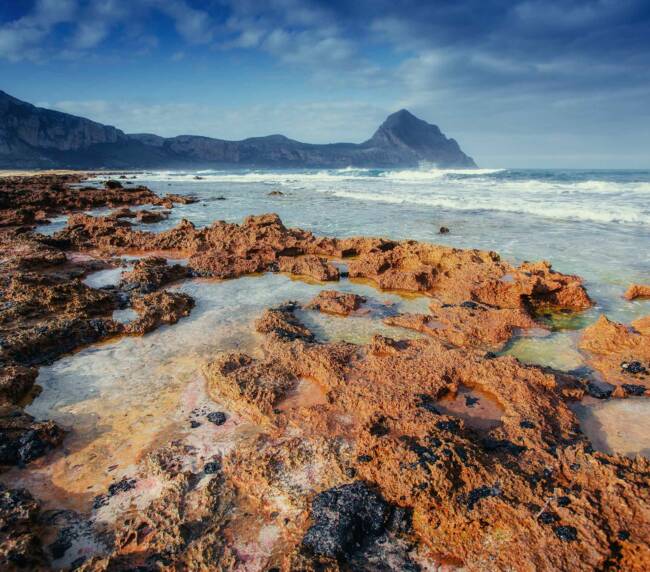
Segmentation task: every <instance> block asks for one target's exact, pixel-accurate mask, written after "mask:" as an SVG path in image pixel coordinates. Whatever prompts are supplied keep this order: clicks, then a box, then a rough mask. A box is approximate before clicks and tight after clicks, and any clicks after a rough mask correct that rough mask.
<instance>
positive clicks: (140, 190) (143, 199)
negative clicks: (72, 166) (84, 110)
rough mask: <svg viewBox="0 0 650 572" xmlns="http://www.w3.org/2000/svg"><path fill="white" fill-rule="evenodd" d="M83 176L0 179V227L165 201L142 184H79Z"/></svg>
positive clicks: (110, 181) (157, 203) (110, 182)
mask: <svg viewBox="0 0 650 572" xmlns="http://www.w3.org/2000/svg"><path fill="white" fill-rule="evenodd" d="M85 178H86V175H83V174H78V175H77V174H70V175H42V176H31V177H29V176H26V177H4V178H0V226H16V225H33V224H35V223H37V222H42V221H43V220H44V219H47V217H49V216H52V215H55V214H61V213H68V212H71V211H79V210H86V209H92V208H97V207H104V206H108V207H116V206H121V205H145V204H154V205H162V204H165V201H164V200H163V199H161V198H160V197H158V195H156V194H155V193H154V192H153V191H151V190H149V189H148V188H146V187H123V186H122V183H120V182H119V181H113V180H109V181H107V182H106V183H105V185H104V187H103V188H102V187H91V186H81V183H82V182H83V180H84V179H85ZM72 185H74V186H72ZM168 200H171V201H172V202H174V199H173V198H170V199H168Z"/></svg>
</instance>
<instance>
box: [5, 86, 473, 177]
mask: <svg viewBox="0 0 650 572" xmlns="http://www.w3.org/2000/svg"><path fill="white" fill-rule="evenodd" d="M422 161H426V162H429V163H433V164H436V165H438V166H439V167H465V168H472V167H476V165H475V163H474V161H473V160H472V159H471V158H470V157H468V156H467V155H465V153H463V152H462V151H461V149H460V147H459V146H458V143H456V141H454V140H453V139H447V138H446V137H445V136H444V135H443V134H442V132H441V131H440V129H439V128H438V127H437V126H435V125H430V124H429V123H426V122H425V121H422V120H421V119H418V118H417V117H415V116H414V115H412V114H411V113H409V112H408V111H406V110H401V111H398V112H397V113H393V114H392V115H390V116H389V117H388V118H387V119H386V121H384V123H383V124H382V125H381V126H380V127H379V129H378V130H377V131H376V132H375V134H374V135H373V136H372V138H370V139H369V140H368V141H366V142H364V143H361V144H354V143H335V144H326V145H314V144H309V143H301V142H300V141H295V140H293V139H289V138H287V137H285V136H283V135H270V136H267V137H253V138H249V139H244V140H242V141H226V140H223V139H214V138H211V137H200V136H195V135H180V136H177V137H170V138H164V137H159V136H157V135H153V134H133V135H126V134H125V133H124V132H122V131H120V130H119V129H116V128H115V127H111V126H107V125H102V124H100V123H96V122H94V121H90V120H88V119H84V118H81V117H76V116H74V115H69V114H67V113H60V112H58V111H52V110H48V109H43V108H39V107H35V106H33V105H31V104H29V103H25V102H23V101H20V100H18V99H16V98H14V97H11V96H10V95H8V94H6V93H4V92H2V91H0V168H55V167H57V168H82V169H91V168H92V169H97V168H102V167H105V168H118V169H126V168H157V167H176V168H179V167H186V168H191V167H216V166H219V167H225V166H231V167H232V166H242V167H347V166H358V167H405V166H416V165H418V164H419V163H420V162H422Z"/></svg>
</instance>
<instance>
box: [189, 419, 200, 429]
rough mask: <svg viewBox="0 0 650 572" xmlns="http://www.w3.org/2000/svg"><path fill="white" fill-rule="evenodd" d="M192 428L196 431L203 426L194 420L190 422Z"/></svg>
mask: <svg viewBox="0 0 650 572" xmlns="http://www.w3.org/2000/svg"><path fill="white" fill-rule="evenodd" d="M190 427H191V428H192V429H196V428H197V427H201V424H200V423H199V422H198V421H196V420H194V419H192V421H190Z"/></svg>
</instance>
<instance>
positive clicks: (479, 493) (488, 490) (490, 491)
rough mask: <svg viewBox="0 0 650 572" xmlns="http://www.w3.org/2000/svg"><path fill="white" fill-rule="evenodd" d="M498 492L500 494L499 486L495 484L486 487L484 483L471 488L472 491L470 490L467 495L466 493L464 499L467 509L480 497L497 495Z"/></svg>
mask: <svg viewBox="0 0 650 572" xmlns="http://www.w3.org/2000/svg"><path fill="white" fill-rule="evenodd" d="M500 494H501V488H500V487H499V485H495V486H493V487H488V486H486V485H484V486H482V487H478V488H476V489H473V490H472V491H470V493H469V495H467V499H466V504H467V510H472V509H473V508H474V506H475V505H476V503H477V502H479V501H480V500H481V499H484V498H488V497H498V496H499V495H500Z"/></svg>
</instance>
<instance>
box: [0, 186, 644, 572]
mask: <svg viewBox="0 0 650 572" xmlns="http://www.w3.org/2000/svg"><path fill="white" fill-rule="evenodd" d="M80 182H81V181H80V180H74V181H70V180H61V181H59V183H56V182H54V184H61V185H63V187H64V188H65V191H64V192H63V193H62V194H61V196H62V197H67V196H68V195H70V196H71V197H72V196H74V195H75V193H78V194H79V197H81V196H82V195H83V194H84V193H90V191H84V187H81V186H79V187H75V186H69V185H70V184H71V183H75V185H76V184H78V183H80ZM16 184H17V183H16ZM20 184H21V185H25V184H29V181H25V180H22V181H21V182H20ZM48 184H49V185H52V184H53V182H52V181H50V182H49V183H45V182H44V181H42V180H40V181H34V185H42V186H47V185H48ZM7 185H9V186H11V185H10V184H9V183H7ZM112 191H116V192H117V191H119V188H117V187H114V188H113V189H110V188H109V189H108V190H107V191H106V192H107V193H108V195H109V196H110V192H112ZM93 192H94V191H93ZM150 193H151V191H148V190H143V189H141V190H139V191H137V193H136V194H134V195H133V196H134V197H139V198H136V200H135V202H134V203H129V202H128V201H127V200H126V198H125V200H124V202H123V203H122V202H119V201H118V199H115V200H116V201H118V202H115V203H114V205H110V206H128V205H129V204H143V203H140V202H138V201H139V200H140V199H142V200H143V201H144V199H145V197H148V200H149V201H150V202H151V204H161V201H166V200H172V201H173V202H176V203H182V202H183V201H182V200H181V199H179V198H177V199H174V198H169V199H165V198H158V197H157V196H156V195H154V196H153V197H151V196H149V195H150ZM127 194H128V193H127ZM151 194H153V193H151ZM18 195H19V194H15V196H18ZM53 195H54V196H55V197H56V196H57V193H56V192H53ZM8 196H14V195H11V193H9V195H8ZM7 200H8V201H9V202H7V203H5V204H7V205H8V206H7V210H11V208H12V206H11V205H12V204H13V203H11V202H10V201H11V200H18V199H7ZM62 200H63V201H64V202H65V201H69V202H66V203H65V204H61V205H53V206H50V207H48V208H49V209H50V210H47V211H46V212H47V213H51V212H66V213H70V216H69V218H68V223H67V226H66V227H65V228H64V229H63V230H61V231H60V232H58V233H55V234H54V235H53V236H51V237H46V236H43V235H40V234H38V233H36V232H33V231H32V230H30V229H29V228H25V226H24V225H25V224H26V223H25V222H20V223H18V224H17V225H13V226H7V227H5V228H4V229H3V230H2V231H1V232H0V240H1V241H2V243H1V244H2V246H3V257H2V261H1V263H2V270H3V272H2V278H1V279H0V290H1V291H2V296H3V305H2V309H1V310H0V336H1V337H2V348H1V354H0V360H1V364H0V365H2V371H1V373H0V407H1V410H0V463H1V464H2V465H4V466H5V467H9V466H26V465H27V466H29V463H33V462H34V460H35V459H38V458H39V457H41V458H42V456H43V455H46V454H47V453H48V452H50V451H52V450H56V449H57V447H60V445H61V442H62V441H63V440H64V438H65V435H64V432H63V431H62V430H61V428H59V427H58V426H57V425H56V424H54V423H52V422H49V421H36V420H34V419H33V418H31V417H30V416H29V415H27V414H26V413H25V412H24V411H22V409H21V406H22V405H23V404H24V403H25V402H26V400H28V399H29V397H30V393H32V392H33V391H34V384H35V382H36V379H37V374H38V367H39V366H41V365H43V364H45V363H48V362H51V361H53V360H56V359H58V358H59V357H60V356H62V355H63V354H64V353H67V352H71V351H74V350H76V349H78V348H79V347H82V346H84V345H87V344H91V343H95V342H97V341H100V340H105V339H108V338H110V337H115V336H127V335H142V334H146V333H147V332H150V331H152V330H153V329H155V328H156V327H158V326H159V325H161V324H174V323H176V322H177V321H178V320H179V319H181V318H182V317H184V316H187V315H188V314H189V313H190V312H191V311H192V309H193V305H194V301H193V300H192V298H190V297H189V296H188V295H186V294H183V293H181V292H178V291H176V290H175V289H173V284H174V283H175V282H177V281H179V280H185V279H189V278H195V277H202V278H210V279H217V280H223V279H232V278H237V277H241V276H245V275H248V274H254V273H261V272H284V273H289V274H291V275H292V276H294V277H295V278H297V279H302V280H305V279H307V280H309V281H310V282H314V281H316V282H317V283H318V284H323V285H327V287H328V288H330V287H331V283H332V282H340V281H343V280H344V278H345V277H347V276H349V277H350V280H351V283H354V281H357V282H362V283H363V284H365V285H368V284H370V285H372V286H373V287H374V288H375V289H377V291H378V290H379V289H389V290H394V291H399V292H401V293H402V294H405V295H409V296H414V295H417V296H420V297H426V298H425V299H426V300H427V305H428V313H425V312H423V311H422V310H418V312H420V313H414V312H412V313H399V312H396V311H394V309H392V308H389V307H386V306H382V307H379V306H381V305H380V304H379V303H378V302H376V301H374V300H372V299H371V296H361V295H358V294H355V293H351V292H347V291H345V287H344V286H342V287H341V289H339V290H331V289H327V290H321V291H320V293H318V295H317V296H315V297H314V298H313V299H312V300H311V301H310V302H308V303H306V304H300V303H297V302H293V301H290V300H287V301H286V302H285V303H284V304H282V305H280V306H277V307H272V308H267V310H266V311H264V312H263V313H262V314H261V315H259V316H258V317H257V320H256V321H255V323H254V324H251V326H250V327H251V328H253V329H254V330H255V337H254V339H255V340H256V342H255V347H254V348H253V349H251V351H248V350H247V351H243V350H241V349H238V351H224V352H222V353H220V354H217V355H214V356H212V359H211V360H210V361H209V363H206V364H204V365H203V367H202V372H203V376H204V378H205V384H206V387H207V392H208V394H209V396H210V397H211V398H212V402H213V404H214V407H213V408H211V409H210V410H209V411H208V410H206V411H203V410H198V409H197V410H195V411H194V413H193V415H194V417H192V423H193V426H195V427H197V428H198V427H201V428H202V430H204V431H205V432H206V433H205V434H206V435H208V438H207V440H208V442H207V443H202V444H197V441H196V440H195V441H183V440H181V439H176V438H174V437H173V436H172V437H170V438H169V439H168V441H167V442H164V443H162V444H161V443H157V444H156V446H155V447H152V448H150V449H148V450H147V451H146V453H143V455H142V458H141V459H140V461H139V463H138V464H137V466H136V467H135V468H134V470H133V472H132V473H131V474H130V475H129V476H124V477H122V478H120V479H116V480H115V481H114V482H113V483H112V484H111V485H110V486H109V487H108V488H107V490H106V491H105V492H104V493H103V494H101V495H98V496H97V497H95V499H94V502H93V506H92V509H91V511H90V513H89V514H85V513H81V512H75V511H51V510H44V509H43V508H42V507H41V506H40V505H39V501H38V500H37V499H35V498H34V497H33V496H32V495H31V494H30V493H29V492H28V491H26V490H20V489H7V488H0V566H2V567H3V569H16V570H19V569H50V568H63V569H75V570H84V571H93V572H95V571H117V570H134V569H137V570H210V569H219V570H242V569H245V570H267V571H271V570H278V571H279V570H282V571H286V572H288V571H304V572H307V571H317V570H318V571H323V570H327V571H332V572H334V571H338V570H340V571H345V570H368V571H370V570H373V571H374V570H386V571H388V570H395V571H397V570H400V571H402V570H407V571H420V570H422V571H424V570H455V569H463V570H476V571H479V570H522V571H523V570H548V571H551V570H566V571H569V570H570V571H574V570H585V571H587V570H639V571H640V570H646V569H647V568H648V566H649V565H650V550H649V549H648V546H650V526H648V524H649V523H650V493H649V492H648V491H649V490H650V487H649V485H650V462H649V461H648V460H647V459H645V458H643V457H640V456H639V457H637V458H634V459H631V458H627V457H624V456H620V455H607V454H604V453H601V452H597V451H594V449H593V447H592V446H591V444H590V443H589V441H588V439H587V438H586V437H585V435H584V434H583V433H582V432H581V430H580V424H579V422H578V419H577V418H576V416H575V414H574V412H573V410H572V408H571V407H570V405H571V403H572V402H573V401H576V400H580V399H582V398H583V397H584V396H585V395H586V394H588V393H590V388H589V384H590V383H593V379H592V378H591V377H589V376H584V375H573V374H570V373H566V372H563V373H560V372H556V371H553V370H551V369H549V368H541V367H537V366H533V365H525V364H523V363H520V362H519V361H518V360H517V359H515V358H514V357H511V356H507V355H503V354H502V353H501V352H500V350H502V349H503V347H504V346H505V345H506V344H507V343H508V342H509V341H510V340H511V339H512V338H513V336H515V335H516V334H517V333H518V332H520V331H526V330H531V329H533V328H535V329H540V328H542V329H543V328H545V327H547V326H546V322H544V321H543V320H542V319H540V317H541V316H542V315H544V314H547V313H552V312H566V313H574V312H579V311H582V310H585V309H587V308H589V307H590V306H591V305H592V302H591V300H590V298H589V296H588V295H587V293H586V291H585V288H584V286H583V284H582V281H581V279H580V278H579V277H577V276H570V275H565V274H562V273H559V272H556V271H554V270H553V269H552V268H551V265H550V264H549V263H547V262H539V263H529V262H527V263H523V264H521V265H519V266H515V265H512V264H510V263H509V262H507V261H504V260H502V259H501V258H500V257H499V255H498V254H496V253H494V252H485V251H480V250H461V249H456V248H450V247H445V246H438V245H432V244H425V243H420V242H415V241H392V240H387V239H382V238H368V237H356V238H344V239H338V238H331V237H319V236H316V235H314V234H312V233H311V232H308V231H305V230H301V229H296V228H287V227H286V226H285V225H284V224H283V223H282V221H281V220H280V218H279V217H278V216H277V215H274V214H266V215H258V216H251V217H248V218H247V219H245V220H244V221H243V222H242V223H241V224H233V223H226V222H215V223H213V224H212V225H210V226H208V227H205V228H196V227H195V226H194V225H193V224H191V223H190V222H188V221H183V222H182V223H181V224H180V225H178V226H176V227H175V228H172V229H171V230H167V231H163V232H159V233H154V232H148V231H146V230H142V229H141V228H140V227H137V226H134V225H132V224H131V223H130V222H129V221H128V220H125V219H126V218H129V217H130V215H129V214H128V213H126V211H120V213H111V214H110V215H108V216H104V217H93V216H88V215H86V214H82V213H79V212H75V211H77V209H78V205H79V201H81V200H82V199H81V198H78V200H76V201H77V202H75V200H73V199H71V198H70V199H68V198H65V199H62ZM84 200H85V199H84ZM36 206H37V205H34V208H36ZM56 209H58V210H56ZM131 218H132V217H131ZM31 220H32V222H31V223H29V224H33V222H34V221H35V220H36V218H32V219H31ZM142 222H145V221H142ZM133 252H137V253H138V254H139V256H141V259H139V260H137V261H136V262H135V263H134V264H132V267H131V268H130V269H128V270H125V271H124V272H122V273H121V275H120V278H119V280H118V281H117V282H116V283H115V284H114V285H110V286H106V287H103V288H93V287H91V286H89V285H87V284H86V283H85V282H84V279H85V278H86V277H87V276H88V274H89V273H90V272H92V271H96V270H100V269H107V268H116V269H119V268H120V267H121V266H120V265H121V264H122V263H123V262H122V259H121V258H120V257H122V256H124V255H126V254H128V253H133ZM172 255H173V256H172ZM167 257H169V258H172V257H175V258H179V257H182V258H187V259H188V264H187V266H184V265H180V264H170V262H169V261H168V260H167ZM127 308H128V309H131V310H132V311H133V312H134V313H135V316H134V317H133V318H132V319H131V320H129V321H126V322H123V321H120V320H117V319H115V318H114V312H115V310H123V309H127ZM368 312H376V313H377V315H379V316H380V320H381V321H383V322H384V323H385V324H387V325H389V326H393V327H396V328H401V329H403V331H404V332H405V334H406V333H409V330H415V331H417V332H419V334H421V335H418V337H417V338H415V339H400V338H398V337H388V336H385V335H380V334H377V335H374V336H373V337H372V338H371V339H370V340H369V341H368V342H364V343H350V342H345V341H336V340H326V339H323V338H322V337H321V336H320V335H319V332H318V331H317V330H316V329H314V328H313V327H312V326H311V323H310V322H309V321H308V320H306V317H308V316H309V315H310V313H311V315H312V316H313V315H316V314H320V313H322V314H327V315H329V318H331V319H335V320H341V321H344V322H345V323H346V324H347V323H350V324H352V323H353V321H354V320H361V319H364V318H363V316H365V315H367V313H368ZM332 316H334V317H332ZM649 334H650V327H649V325H648V321H647V318H646V319H643V320H639V321H637V322H634V323H633V324H632V327H631V328H628V327H626V326H623V325H620V324H615V323H613V322H610V321H608V320H607V319H606V318H604V317H603V318H601V319H600V320H599V321H598V322H596V323H595V324H594V325H592V326H590V327H589V328H587V330H586V331H585V332H584V335H583V338H582V341H581V347H582V349H583V350H584V351H585V352H587V355H588V357H589V360H590V362H589V363H590V365H591V366H592V367H593V369H594V371H596V372H599V374H600V375H602V376H603V377H604V378H605V379H606V380H607V381H608V382H609V383H611V384H612V386H613V388H614V389H613V390H612V391H610V394H609V395H610V396H612V397H626V396H640V395H643V394H644V392H645V389H646V388H647V387H648V386H647V379H648V369H649V367H650V364H648V360H649V359H650V353H649V352H648V344H647V340H648V335H649ZM406 337H407V336H406V335H405V338H406ZM633 387H634V388H636V387H640V388H642V389H643V391H642V390H641V389H630V388H633ZM458 403H461V405H462V407H461V408H459V406H458ZM482 405H484V406H486V407H487V408H489V410H490V411H491V412H492V413H491V415H490V417H489V418H486V416H485V414H484V413H479V411H485V410H484V409H482V408H481V407H480V406H482ZM217 406H218V408H219V409H218V410H216V409H215V408H216V407H217ZM222 410H223V411H222ZM228 438H229V439H230V443H231V445H229V446H227V447H224V446H220V447H218V448H214V447H213V448H211V446H210V445H211V444H212V443H213V442H218V443H222V442H223V441H224V440H227V439H228ZM41 461H42V459H41ZM91 541H92V543H94V545H96V546H99V547H100V548H97V549H95V550H94V551H89V550H88V549H87V547H88V545H89V544H90V543H91Z"/></svg>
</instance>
